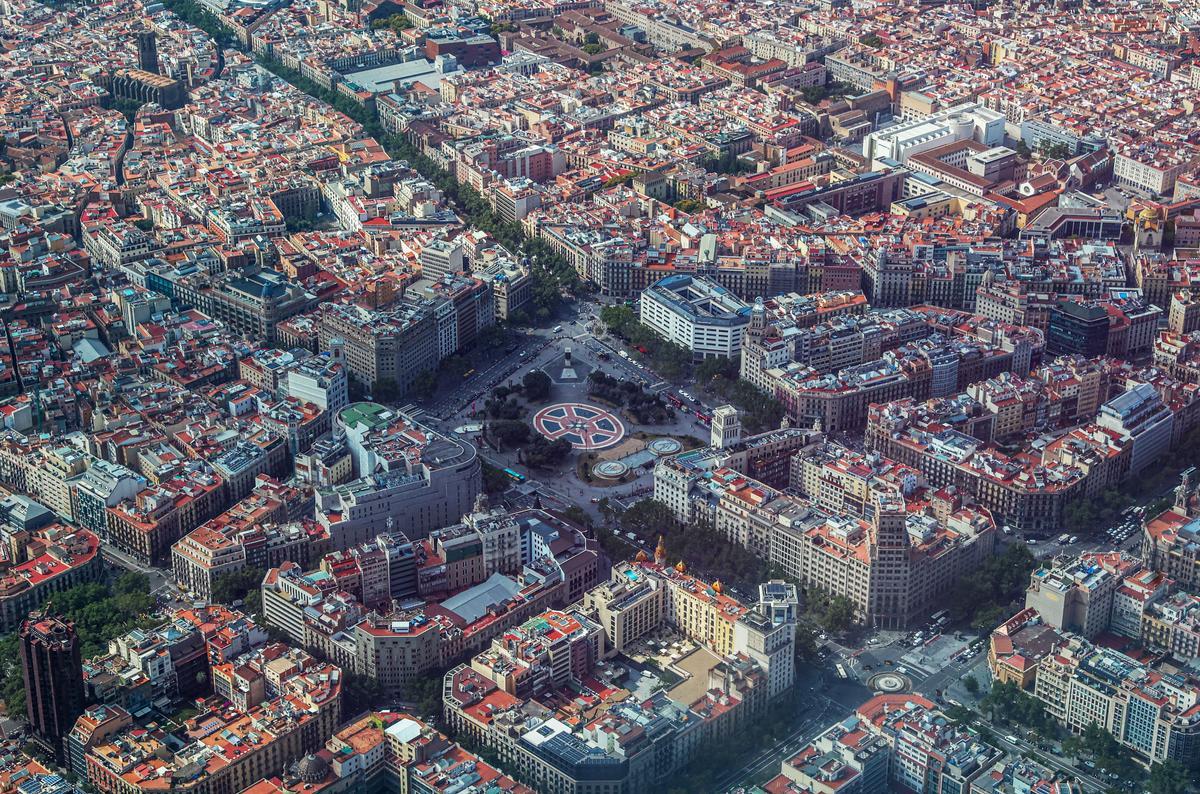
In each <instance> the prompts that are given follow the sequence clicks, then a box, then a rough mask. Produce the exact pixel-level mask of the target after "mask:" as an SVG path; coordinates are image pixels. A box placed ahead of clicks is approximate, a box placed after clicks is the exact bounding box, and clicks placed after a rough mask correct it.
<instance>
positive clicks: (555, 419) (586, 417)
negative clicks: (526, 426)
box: [533, 403, 625, 449]
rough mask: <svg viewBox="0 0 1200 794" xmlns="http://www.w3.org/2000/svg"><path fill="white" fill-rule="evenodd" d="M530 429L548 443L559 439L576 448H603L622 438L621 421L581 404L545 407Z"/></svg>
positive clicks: (535, 416) (623, 430)
mask: <svg viewBox="0 0 1200 794" xmlns="http://www.w3.org/2000/svg"><path fill="white" fill-rule="evenodd" d="M533 426H534V428H535V429H536V430H537V431H538V432H539V433H541V434H542V435H543V436H545V437H546V438H548V439H550V440H551V441H555V440H557V439H560V438H561V439H563V440H564V441H566V442H567V443H568V444H570V445H571V446H572V447H574V448H575V449H604V448H605V447H611V446H612V445H613V444H616V443H617V442H618V441H620V440H621V439H622V438H624V437H625V426H624V425H622V424H621V420H620V419H618V418H617V417H616V416H614V415H613V414H611V413H609V412H608V411H605V410H604V409H603V408H597V407H596V406H594V405H585V404H583V403H557V404H556V405H548V406H546V407H545V408H543V409H542V410H540V411H538V412H537V413H536V414H534V416H533Z"/></svg>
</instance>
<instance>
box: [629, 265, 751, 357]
mask: <svg viewBox="0 0 1200 794" xmlns="http://www.w3.org/2000/svg"><path fill="white" fill-rule="evenodd" d="M639 306H640V311H641V320H642V323H644V324H645V325H647V326H649V327H650V328H651V329H653V330H654V331H655V332H656V333H657V334H658V335H659V336H661V337H662V338H663V339H666V340H667V341H669V342H674V343H675V344H677V345H679V346H680V347H682V348H684V349H685V350H688V351H691V354H692V358H694V359H704V358H711V357H714V356H719V357H722V358H733V357H734V356H737V355H738V354H739V353H740V352H741V349H742V332H743V331H745V329H746V326H747V325H749V324H750V306H749V304H747V303H745V302H744V301H742V300H741V299H739V298H738V297H737V296H736V295H734V294H733V293H732V292H730V291H729V290H727V289H725V288H724V287H722V286H720V285H719V284H716V283H715V282H712V281H709V280H707V279H703V278H696V277H694V276H684V275H680V276H668V277H667V278H664V279H661V280H659V281H657V282H655V283H654V284H651V285H650V286H649V287H647V288H646V289H645V290H643V291H642V296H641V300H640V301H639Z"/></svg>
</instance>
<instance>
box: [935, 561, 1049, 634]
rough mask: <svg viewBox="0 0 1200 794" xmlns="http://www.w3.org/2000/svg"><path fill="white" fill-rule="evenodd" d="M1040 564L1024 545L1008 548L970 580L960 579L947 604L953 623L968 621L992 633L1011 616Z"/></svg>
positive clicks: (988, 562)
mask: <svg viewBox="0 0 1200 794" xmlns="http://www.w3.org/2000/svg"><path fill="white" fill-rule="evenodd" d="M1036 567H1037V561H1036V560H1035V559H1034V558H1033V554H1031V553H1030V551H1029V547H1028V546H1026V545H1025V544H1024V543H1013V544H1011V545H1009V546H1008V547H1007V548H1006V549H1005V550H1004V553H1003V554H1001V555H999V556H993V557H989V558H988V559H987V561H986V562H985V563H984V564H983V565H982V566H980V567H979V568H978V569H977V570H976V571H975V573H974V574H972V575H971V576H964V577H963V578H961V579H959V580H958V581H957V582H956V583H955V585H954V588H953V590H952V591H951V593H950V597H949V598H948V599H947V603H948V605H949V609H950V616H951V618H952V619H953V620H969V621H972V624H973V625H974V626H976V627H978V629H979V630H980V631H991V630H992V629H994V628H995V627H996V626H997V625H999V623H1000V622H1001V621H1002V620H1003V619H1004V618H1005V617H1007V616H1008V615H1010V614H1012V612H1011V611H1010V610H1011V608H1012V607H1014V606H1015V603H1016V601H1017V599H1018V598H1019V597H1020V596H1021V595H1023V594H1024V592H1025V588H1026V587H1027V586H1028V585H1029V574H1030V573H1031V572H1032V571H1033V569H1034V568H1036Z"/></svg>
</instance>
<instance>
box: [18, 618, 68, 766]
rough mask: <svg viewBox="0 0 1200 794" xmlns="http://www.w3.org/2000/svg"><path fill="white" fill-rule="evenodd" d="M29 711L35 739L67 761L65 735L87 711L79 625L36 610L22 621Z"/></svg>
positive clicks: (23, 666) (22, 650)
mask: <svg viewBox="0 0 1200 794" xmlns="http://www.w3.org/2000/svg"><path fill="white" fill-rule="evenodd" d="M20 642H21V646H20V647H21V675H22V677H23V678H24V680H25V714H26V716H27V717H28V719H29V726H30V728H31V729H32V731H33V735H34V737H35V738H36V739H37V740H38V741H39V742H41V743H42V744H43V745H44V746H45V747H46V748H47V749H49V750H50V751H51V752H53V753H54V756H55V758H57V759H58V762H59V763H64V762H65V761H66V752H65V745H64V744H63V738H64V737H65V736H66V735H67V734H68V733H69V732H70V731H71V728H72V727H74V725H75V720H76V719H77V718H78V717H79V715H80V714H82V713H83V707H84V702H83V667H82V662H81V661H80V658H79V637H78V635H76V633H75V624H74V623H71V622H70V621H66V620H62V619H59V618H55V617H50V616H48V615H43V614H41V613H38V612H34V613H32V614H31V615H30V616H29V619H28V620H26V621H25V622H24V623H22V624H21V634H20Z"/></svg>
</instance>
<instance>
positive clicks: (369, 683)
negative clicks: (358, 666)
mask: <svg viewBox="0 0 1200 794" xmlns="http://www.w3.org/2000/svg"><path fill="white" fill-rule="evenodd" d="M383 697H384V691H383V685H382V684H380V683H379V681H377V680H376V679H374V678H370V677H368V676H365V675H358V674H357V673H351V672H348V671H346V670H343V671H342V698H343V703H344V704H345V713H346V714H355V715H357V714H361V713H362V712H364V711H371V710H374V709H376V708H378V707H379V703H380V702H381V701H382V700H383Z"/></svg>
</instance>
